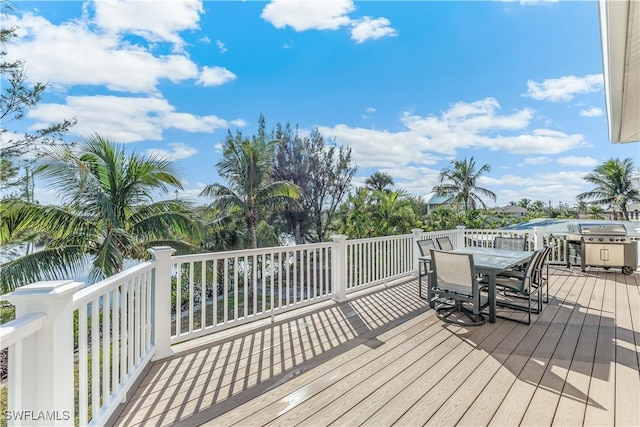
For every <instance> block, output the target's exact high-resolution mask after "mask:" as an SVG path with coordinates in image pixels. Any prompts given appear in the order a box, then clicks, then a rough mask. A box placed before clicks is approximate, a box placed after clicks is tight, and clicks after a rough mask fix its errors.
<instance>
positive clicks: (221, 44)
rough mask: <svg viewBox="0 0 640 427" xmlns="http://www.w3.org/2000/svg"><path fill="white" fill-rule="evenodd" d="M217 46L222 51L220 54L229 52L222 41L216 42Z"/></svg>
mask: <svg viewBox="0 0 640 427" xmlns="http://www.w3.org/2000/svg"><path fill="white" fill-rule="evenodd" d="M216 46H218V49H220V53H225V52H226V51H227V50H228V49H227V48H226V46H225V45H224V43H222V42H221V41H220V40H216Z"/></svg>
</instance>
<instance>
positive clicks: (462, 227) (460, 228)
mask: <svg viewBox="0 0 640 427" xmlns="http://www.w3.org/2000/svg"><path fill="white" fill-rule="evenodd" d="M456 228H457V229H458V230H464V229H465V228H467V226H466V225H456Z"/></svg>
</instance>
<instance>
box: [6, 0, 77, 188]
mask: <svg viewBox="0 0 640 427" xmlns="http://www.w3.org/2000/svg"><path fill="white" fill-rule="evenodd" d="M14 9H15V7H14V5H13V4H12V3H11V2H8V1H2V12H1V13H2V15H6V14H7V13H8V12H9V11H12V10H14ZM3 22H7V20H4V21H3ZM18 34H19V28H18V27H15V26H14V27H3V28H1V29H0V47H1V51H0V58H5V57H6V55H7V50H6V49H7V47H8V46H9V45H10V44H11V40H12V39H14V38H16V37H18ZM26 70H27V66H26V63H25V62H24V61H23V60H18V61H14V62H9V61H6V60H3V61H1V62H0V79H1V81H2V86H1V87H2V92H1V96H0V138H1V139H2V144H1V146H0V185H2V187H3V188H5V189H7V188H10V187H16V186H21V187H22V186H25V189H26V191H27V192H28V191H29V181H28V176H21V175H20V170H21V168H23V167H26V166H27V165H29V164H31V163H32V162H33V161H34V160H35V159H36V158H37V157H38V156H39V155H40V151H39V150H40V147H42V146H46V145H55V144H59V143H61V141H60V138H61V136H62V135H63V134H64V133H65V132H67V130H68V129H69V128H70V127H71V126H73V125H74V124H75V123H76V120H75V118H74V119H66V120H63V121H62V122H60V123H55V124H53V125H51V126H49V127H46V128H42V129H38V130H36V131H35V132H34V133H26V134H22V136H20V137H16V136H15V135H18V134H20V132H18V131H17V130H13V131H11V130H10V129H9V125H10V124H12V123H13V122H15V121H19V120H21V119H22V118H23V117H24V116H25V114H26V113H27V112H28V111H29V110H30V109H31V108H33V107H35V106H36V105H37V104H38V103H39V102H40V101H41V99H42V95H43V93H44V91H45V90H46V89H47V87H48V84H44V83H35V84H34V85H33V86H31V85H29V79H28V76H27V73H26ZM27 152H28V153H29V156H28V157H27V156H24V155H25V154H26V153H27ZM25 184H26V185H25ZM27 200H29V198H28V197H27Z"/></svg>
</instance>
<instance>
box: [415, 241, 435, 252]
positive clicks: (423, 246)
mask: <svg viewBox="0 0 640 427" xmlns="http://www.w3.org/2000/svg"><path fill="white" fill-rule="evenodd" d="M435 247H436V244H435V243H434V242H433V239H423V240H418V249H420V256H429V255H430V254H429V249H435Z"/></svg>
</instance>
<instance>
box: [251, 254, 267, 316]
mask: <svg viewBox="0 0 640 427" xmlns="http://www.w3.org/2000/svg"><path fill="white" fill-rule="evenodd" d="M256 261H257V255H251V283H252V284H253V314H258V264H257V262H256ZM262 311H264V310H262Z"/></svg>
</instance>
